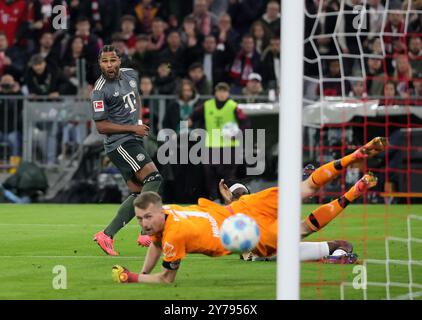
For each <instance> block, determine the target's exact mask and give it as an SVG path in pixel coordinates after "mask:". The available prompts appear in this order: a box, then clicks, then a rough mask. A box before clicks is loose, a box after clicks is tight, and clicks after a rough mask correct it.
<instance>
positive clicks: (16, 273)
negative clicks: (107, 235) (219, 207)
mask: <svg viewBox="0 0 422 320" xmlns="http://www.w3.org/2000/svg"><path fill="white" fill-rule="evenodd" d="M117 208H118V206H117V205H42V204H39V205H22V206H17V205H4V204H3V205H0V244H1V249H0V299H275V288H276V285H275V280H276V278H275V272H276V263H275V262H245V261H241V260H240V259H239V257H238V255H230V256H226V257H222V258H209V257H206V256H203V255H189V256H188V257H187V258H186V259H184V260H183V262H182V264H181V268H180V270H179V272H178V275H177V278H176V281H175V283H173V284H171V285H145V284H139V285H136V284H134V285H119V284H115V283H113V282H112V281H111V267H112V265H113V264H121V265H123V266H126V267H127V268H129V269H130V270H132V271H137V270H139V269H140V267H141V265H142V263H143V259H144V256H145V253H146V249H145V248H140V247H138V246H137V245H136V239H137V235H138V230H139V229H138V226H137V224H136V221H135V220H133V221H132V222H131V223H130V224H129V225H128V226H127V227H126V228H125V229H123V230H122V231H121V232H120V233H119V234H118V235H117V237H116V242H115V244H116V249H117V250H118V251H119V252H120V254H121V255H120V256H118V257H108V256H106V255H105V254H104V253H103V252H102V251H101V250H100V249H99V247H98V246H97V245H96V244H95V243H94V242H93V241H92V236H93V234H94V233H95V232H97V231H99V230H101V228H103V227H104V226H105V225H106V224H107V223H108V222H109V221H110V219H111V218H112V217H113V216H114V214H115V211H116V209H117ZM313 208H315V205H304V206H303V214H304V215H306V214H307V213H308V212H310V211H311V210H312V209H313ZM408 214H413V215H418V216H419V217H422V206H421V205H412V206H406V205H393V206H388V207H386V206H384V205H367V206H362V205H350V206H349V207H348V208H347V209H346V210H345V212H344V214H342V215H340V216H339V217H338V218H337V219H336V220H335V221H333V222H332V223H331V224H330V225H328V226H327V227H326V228H325V229H324V230H322V231H321V232H319V233H317V234H314V235H313V236H312V237H309V238H308V239H307V240H310V241H321V240H330V239H348V240H350V241H351V242H352V243H353V244H354V246H355V252H357V253H358V254H359V256H360V257H361V258H362V257H364V255H365V254H366V258H368V259H375V260H383V259H385V241H384V238H385V236H386V235H388V236H394V237H405V238H406V237H407V223H406V217H407V215H408ZM411 231H412V237H414V238H419V239H422V221H421V220H419V221H418V220H415V221H413V222H412V229H411ZM363 239H366V241H363ZM411 251H412V252H411V254H412V259H413V260H419V261H420V262H421V261H422V244H420V243H419V244H418V243H413V244H412V249H411ZM390 252H391V253H390V255H391V257H390V258H391V259H395V260H404V261H407V260H408V247H407V243H403V242H397V241H393V242H391V243H390ZM57 265H62V266H64V267H65V268H66V272H67V289H65V290H55V289H54V288H53V285H52V283H53V278H54V277H55V276H56V274H54V273H53V268H54V267H55V266H57ZM354 267H355V266H351V265H346V266H344V265H323V264H319V263H302V264H301V298H302V299H340V283H341V282H342V281H346V282H352V281H353V279H354V277H356V275H357V274H354V273H353V268H354ZM159 268H161V266H157V268H156V270H159ZM389 271H390V281H391V282H399V283H405V284H406V283H408V282H409V267H408V266H407V265H391V266H390V269H389ZM411 271H412V278H413V283H416V284H422V264H421V265H414V266H412V268H411ZM367 275H368V281H369V282H379V283H382V282H385V281H386V266H385V264H384V265H377V264H368V265H367ZM412 289H413V291H414V292H419V299H421V297H422V294H421V293H422V288H418V287H416V286H415V287H413V288H412ZM366 292H367V298H368V299H385V298H386V289H385V288H384V287H377V286H369V287H368V289H367V291H366ZM408 292H409V288H406V287H404V288H402V287H391V289H390V297H391V298H394V297H399V296H402V295H406V294H407V293H408ZM344 295H345V298H346V299H362V298H363V291H362V290H356V289H353V288H351V287H345V291H344Z"/></svg>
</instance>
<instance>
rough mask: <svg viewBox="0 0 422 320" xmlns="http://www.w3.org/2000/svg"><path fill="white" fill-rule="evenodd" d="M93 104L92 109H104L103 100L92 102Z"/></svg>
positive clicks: (99, 110) (100, 110)
mask: <svg viewBox="0 0 422 320" xmlns="http://www.w3.org/2000/svg"><path fill="white" fill-rule="evenodd" d="M93 105H94V111H95V112H102V111H104V101H103V100H97V101H94V102H93Z"/></svg>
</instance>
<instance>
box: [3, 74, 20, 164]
mask: <svg viewBox="0 0 422 320" xmlns="http://www.w3.org/2000/svg"><path fill="white" fill-rule="evenodd" d="M21 95H22V93H21V90H20V85H19V83H18V82H17V81H16V80H15V79H14V78H13V76H12V75H10V74H4V75H3V76H2V77H1V78H0V118H1V119H2V120H1V121H0V142H3V143H6V144H7V145H8V147H9V150H10V151H9V153H8V155H9V156H18V157H20V156H21V155H22V106H23V103H22V102H23V100H20V99H10V98H9V99H8V96H21ZM5 98H6V99H5Z"/></svg>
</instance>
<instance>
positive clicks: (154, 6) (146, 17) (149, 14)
mask: <svg viewBox="0 0 422 320" xmlns="http://www.w3.org/2000/svg"><path fill="white" fill-rule="evenodd" d="M133 12H134V16H135V17H136V19H137V31H138V32H141V33H146V34H149V33H151V32H152V24H153V20H154V19H155V18H156V17H160V7H159V4H158V3H157V2H155V1H153V0H141V1H138V3H137V4H136V5H135V6H134V8H133Z"/></svg>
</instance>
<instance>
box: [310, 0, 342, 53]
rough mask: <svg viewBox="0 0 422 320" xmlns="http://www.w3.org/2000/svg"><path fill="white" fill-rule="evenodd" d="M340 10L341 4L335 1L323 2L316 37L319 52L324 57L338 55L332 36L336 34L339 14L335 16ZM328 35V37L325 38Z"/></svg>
mask: <svg viewBox="0 0 422 320" xmlns="http://www.w3.org/2000/svg"><path fill="white" fill-rule="evenodd" d="M339 10H340V6H339V3H338V2H337V1H336V0H334V1H327V0H323V1H322V6H321V11H320V13H321V14H318V16H317V19H318V23H317V27H316V29H315V32H314V35H315V36H318V38H317V39H316V40H317V46H318V52H319V53H320V54H322V55H338V54H339V52H337V48H336V46H335V43H334V41H333V37H332V36H331V34H333V33H334V30H335V28H336V24H337V18H338V16H337V14H334V13H336V12H338V11H339ZM318 13H319V11H318ZM324 35H326V36H324Z"/></svg>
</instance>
